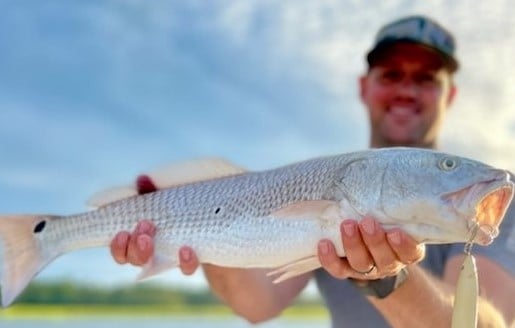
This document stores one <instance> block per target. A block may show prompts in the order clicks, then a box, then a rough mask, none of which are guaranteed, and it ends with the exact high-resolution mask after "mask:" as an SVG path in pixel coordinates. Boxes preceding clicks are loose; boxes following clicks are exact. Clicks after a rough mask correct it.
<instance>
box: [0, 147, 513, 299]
mask: <svg viewBox="0 0 515 328" xmlns="http://www.w3.org/2000/svg"><path fill="white" fill-rule="evenodd" d="M513 192H514V185H513V183H512V182H510V181H509V175H508V173H507V172H506V171H503V170H499V169H495V168H492V167H490V166H488V165H485V164H483V163H480V162H477V161H473V160H470V159H466V158H462V157H457V156H454V155H450V154H445V153H440V152H435V151H429V150H421V149H412V148H409V149H408V148H392V149H380V150H379V149H378V150H367V151H363V152H356V153H349V154H343V155H336V156H330V157H323V158H317V159H312V160H308V161H304V162H300V163H296V164H291V165H288V166H284V167H281V168H277V169H272V170H268V171H262V172H244V173H238V174H234V175H231V176H225V177H219V178H212V179H209V180H205V181H197V182H192V183H186V184H182V185H178V186H173V187H170V188H166V189H163V190H159V191H156V192H153V193H150V194H145V195H140V196H133V197H129V198H125V199H121V200H118V201H115V202H112V203H109V204H106V205H105V206H102V207H100V208H98V209H97V210H93V211H89V212H85V213H81V214H77V215H71V216H33V215H29V216H6V217H0V236H1V238H2V240H3V241H4V259H5V260H4V261H5V263H4V266H3V275H2V304H3V305H4V306H7V305H9V304H10V303H11V302H12V301H13V300H14V299H15V297H16V296H17V295H18V294H19V293H20V292H21V291H22V290H23V289H24V288H25V286H26V285H27V284H28V283H29V282H30V280H31V279H32V277H33V276H34V275H35V274H37V272H39V271H40V270H42V269H43V268H44V266H45V265H47V264H48V263H50V262H51V261H52V260H53V259H54V258H56V257H57V256H59V255H61V254H63V253H66V252H70V251H73V250H76V249H81V248H85V247H99V246H106V245H108V244H109V243H110V241H111V240H112V238H113V237H114V235H115V234H116V233H117V232H119V231H122V230H132V229H133V227H134V226H135V224H136V222H137V221H139V220H141V219H143V218H146V219H151V220H152V221H153V222H154V223H155V224H156V226H157V234H156V237H155V241H156V252H155V256H154V258H153V259H152V260H151V261H150V262H149V263H148V264H147V265H146V266H145V267H144V268H143V271H142V274H141V275H140V278H145V277H149V276H152V275H154V274H157V273H159V272H161V271H163V270H166V269H169V268H172V267H174V266H177V264H178V255H177V253H178V249H179V248H180V247H181V246H184V245H189V246H191V247H192V248H193V249H195V251H196V253H197V255H198V258H199V260H200V262H202V263H213V264H217V265H221V266H229V267H266V268H276V269H277V270H275V271H274V274H277V275H278V276H279V278H277V281H281V280H284V279H288V278H290V277H292V276H295V275H298V274H301V273H303V272H306V271H310V270H313V269H316V268H318V267H320V263H319V262H318V259H317V257H316V252H317V247H316V246H317V242H318V241H319V240H321V239H323V238H328V239H330V240H332V241H333V242H334V244H335V246H336V248H337V251H338V253H339V255H341V256H344V255H345V252H344V249H343V247H342V245H341V241H340V230H339V227H340V223H341V222H342V221H343V220H344V219H346V218H352V219H357V220H359V219H361V218H363V217H365V216H372V217H374V218H376V219H377V220H379V221H380V222H381V223H382V224H383V225H384V226H385V227H386V228H391V227H401V228H402V229H404V230H406V231H407V232H408V233H410V234H411V235H412V236H413V237H414V238H415V239H417V240H419V241H420V242H425V243H454V242H466V241H469V239H470V238H471V235H470V231H471V230H472V228H473V227H474V226H475V225H480V227H481V229H480V233H479V234H478V235H477V237H475V240H474V241H475V242H477V243H480V244H483V245H486V244H488V243H490V242H491V241H492V240H493V238H495V236H496V233H497V229H498V226H499V224H500V222H501V220H502V218H503V216H504V214H505V211H506V209H507V207H508V205H509V203H510V202H511V199H512V197H513ZM13 236H18V237H13ZM19 236H23V237H22V238H20V237H19Z"/></svg>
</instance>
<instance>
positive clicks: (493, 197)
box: [447, 171, 515, 246]
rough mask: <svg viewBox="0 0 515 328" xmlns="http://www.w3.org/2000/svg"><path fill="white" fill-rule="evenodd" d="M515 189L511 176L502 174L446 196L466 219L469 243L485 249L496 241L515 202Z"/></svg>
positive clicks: (505, 173)
mask: <svg viewBox="0 0 515 328" xmlns="http://www.w3.org/2000/svg"><path fill="white" fill-rule="evenodd" d="M514 189H515V185H514V184H513V182H511V181H510V180H509V174H508V173H507V172H504V171H503V172H502V174H500V175H499V176H498V177H496V178H494V179H492V180H487V181H483V182H479V183H476V184H473V185H471V186H469V187H466V188H464V189H462V190H460V191H457V192H454V193H452V194H450V195H447V196H448V197H449V198H450V199H451V201H452V203H453V204H454V206H455V209H456V211H457V212H461V213H462V214H463V216H465V218H466V228H467V229H468V231H467V236H468V238H467V241H469V242H474V243H477V244H479V245H483V246H486V245H489V244H491V243H492V242H493V240H494V239H495V238H496V237H497V235H498V234H499V225H500V224H501V222H502V220H503V218H504V215H505V214H506V211H507V210H508V207H509V205H510V203H511V201H512V199H513V195H514ZM460 209H462V210H460ZM467 213H468V214H467Z"/></svg>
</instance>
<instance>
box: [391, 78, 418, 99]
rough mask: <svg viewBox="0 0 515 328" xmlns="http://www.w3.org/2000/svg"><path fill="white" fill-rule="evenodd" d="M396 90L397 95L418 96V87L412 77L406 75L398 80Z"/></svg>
mask: <svg viewBox="0 0 515 328" xmlns="http://www.w3.org/2000/svg"><path fill="white" fill-rule="evenodd" d="M396 91H397V94H398V95H399V96H404V97H410V98H416V97H417V96H418V92H419V87H418V85H417V83H416V82H415V81H413V79H411V78H409V77H406V78H404V79H402V80H401V81H399V83H398V84H397V90H396Z"/></svg>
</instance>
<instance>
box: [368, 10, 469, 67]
mask: <svg viewBox="0 0 515 328" xmlns="http://www.w3.org/2000/svg"><path fill="white" fill-rule="evenodd" d="M397 42H413V43H416V44H420V45H422V46H424V47H427V48H429V49H432V50H434V51H436V53H437V54H439V55H440V56H441V58H442V60H443V61H444V64H445V66H446V67H447V68H448V69H449V70H450V71H451V72H455V71H456V70H458V66H459V64H458V60H457V59H456V57H455V51H456V43H455V41H454V37H453V35H452V34H451V33H450V32H449V31H448V30H446V29H445V28H444V27H442V26H441V25H440V24H438V23H437V22H435V21H434V20H432V19H430V18H428V17H425V16H409V17H405V18H402V19H399V20H396V21H394V22H391V23H389V24H387V25H385V26H383V27H382V28H381V29H380V30H379V32H377V35H376V38H375V41H374V46H373V48H372V49H371V50H370V51H369V52H368V54H367V61H368V64H369V65H370V66H372V65H373V64H374V63H375V62H376V61H377V59H379V58H380V57H381V55H382V54H383V53H384V51H385V50H386V49H388V47H389V46H391V45H392V44H395V43H397Z"/></svg>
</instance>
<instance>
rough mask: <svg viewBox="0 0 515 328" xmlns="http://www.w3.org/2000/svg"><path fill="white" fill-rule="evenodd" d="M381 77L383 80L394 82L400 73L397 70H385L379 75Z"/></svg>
mask: <svg viewBox="0 0 515 328" xmlns="http://www.w3.org/2000/svg"><path fill="white" fill-rule="evenodd" d="M381 78H382V79H383V80H385V81H389V82H395V81H398V80H400V79H401V78H402V74H401V73H400V72H398V71H385V72H383V74H382V75H381Z"/></svg>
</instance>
